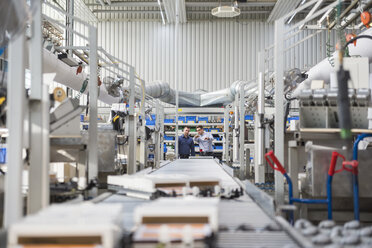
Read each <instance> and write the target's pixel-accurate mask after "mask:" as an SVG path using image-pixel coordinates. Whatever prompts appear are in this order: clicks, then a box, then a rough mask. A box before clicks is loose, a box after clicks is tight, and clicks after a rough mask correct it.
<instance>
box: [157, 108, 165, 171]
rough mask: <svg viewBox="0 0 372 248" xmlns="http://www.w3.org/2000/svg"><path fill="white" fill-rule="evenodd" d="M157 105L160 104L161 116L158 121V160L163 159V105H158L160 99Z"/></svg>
mask: <svg viewBox="0 0 372 248" xmlns="http://www.w3.org/2000/svg"><path fill="white" fill-rule="evenodd" d="M158 106H160V116H161V121H160V131H159V138H160V145H161V148H160V154H161V156H160V157H159V160H163V159H164V156H163V155H164V136H163V135H164V107H163V106H162V105H160V101H158ZM159 166H160V161H159Z"/></svg>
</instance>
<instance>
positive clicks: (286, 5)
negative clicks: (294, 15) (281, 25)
mask: <svg viewBox="0 0 372 248" xmlns="http://www.w3.org/2000/svg"><path fill="white" fill-rule="evenodd" d="M300 1H301V0H292V1H288V0H278V1H277V2H276V4H275V6H274V8H273V10H272V11H271V13H270V16H269V17H268V18H267V22H272V21H275V20H276V19H279V18H280V17H282V16H284V15H285V14H287V13H288V12H290V11H292V10H293V9H295V8H296V7H297V6H298V4H299V3H300Z"/></svg>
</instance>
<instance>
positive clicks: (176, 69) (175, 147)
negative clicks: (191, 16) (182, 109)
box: [174, 0, 179, 159]
mask: <svg viewBox="0 0 372 248" xmlns="http://www.w3.org/2000/svg"><path fill="white" fill-rule="evenodd" d="M178 6H179V0H176V23H175V31H174V35H175V37H174V43H175V45H174V48H175V52H174V61H175V62H174V68H175V73H174V76H175V78H174V79H175V80H174V83H175V90H176V109H175V110H176V111H175V112H176V113H175V114H176V130H175V134H174V138H175V140H176V142H175V146H174V155H175V159H178V153H179V151H178V107H179V105H178V103H179V92H178V91H179V87H178V84H179V75H178V23H179V8H178Z"/></svg>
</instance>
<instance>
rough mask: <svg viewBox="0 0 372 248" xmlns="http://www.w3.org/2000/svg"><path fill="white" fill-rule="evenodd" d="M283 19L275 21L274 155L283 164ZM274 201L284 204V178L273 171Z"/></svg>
mask: <svg viewBox="0 0 372 248" xmlns="http://www.w3.org/2000/svg"><path fill="white" fill-rule="evenodd" d="M283 35H284V19H283V18H280V19H278V20H276V21H275V50H274V57H275V61H274V68H275V138H274V140H275V147H274V148H275V155H276V157H277V158H278V159H279V161H283V162H284V101H283V93H284V92H283V90H284V89H283V70H284V68H283V65H284V56H283V54H284V41H283V40H284V39H283V38H284V37H283ZM275 200H276V202H277V204H278V205H282V204H283V203H284V178H283V176H282V175H281V174H280V172H278V171H275Z"/></svg>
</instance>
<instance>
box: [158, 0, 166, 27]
mask: <svg viewBox="0 0 372 248" xmlns="http://www.w3.org/2000/svg"><path fill="white" fill-rule="evenodd" d="M158 5H159V8H160V15H161V20H162V21H163V25H165V20H164V13H163V10H162V9H161V3H160V0H158Z"/></svg>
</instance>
